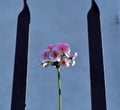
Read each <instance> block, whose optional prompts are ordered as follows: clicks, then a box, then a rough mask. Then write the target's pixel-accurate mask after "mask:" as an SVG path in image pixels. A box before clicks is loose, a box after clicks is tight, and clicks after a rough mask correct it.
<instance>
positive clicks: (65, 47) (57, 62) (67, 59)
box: [40, 43, 78, 67]
mask: <svg viewBox="0 0 120 110" xmlns="http://www.w3.org/2000/svg"><path fill="white" fill-rule="evenodd" d="M77 56H78V54H77V52H76V53H75V54H74V55H73V56H71V55H70V45H69V44H67V43H58V44H56V45H52V44H51V45H49V46H48V47H47V49H46V50H45V51H44V52H43V53H42V54H41V59H40V61H41V65H42V66H43V67H47V66H49V65H51V66H56V67H58V66H62V67H69V65H70V63H71V64H72V66H74V65H75V59H76V57H77Z"/></svg>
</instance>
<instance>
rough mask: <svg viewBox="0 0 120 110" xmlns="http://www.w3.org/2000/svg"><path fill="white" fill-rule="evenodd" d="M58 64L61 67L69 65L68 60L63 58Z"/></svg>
mask: <svg viewBox="0 0 120 110" xmlns="http://www.w3.org/2000/svg"><path fill="white" fill-rule="evenodd" d="M60 66H62V67H69V61H68V60H67V59H64V60H62V61H61V62H60Z"/></svg>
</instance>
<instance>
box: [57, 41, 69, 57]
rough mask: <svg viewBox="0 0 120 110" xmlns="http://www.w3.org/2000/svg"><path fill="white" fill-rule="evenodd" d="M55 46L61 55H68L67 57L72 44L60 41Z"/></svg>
mask: <svg viewBox="0 0 120 110" xmlns="http://www.w3.org/2000/svg"><path fill="white" fill-rule="evenodd" d="M55 48H56V50H57V51H58V52H59V53H60V54H61V55H66V56H67V57H69V56H70V45H69V44H67V43H58V44H57V45H56V47H55Z"/></svg>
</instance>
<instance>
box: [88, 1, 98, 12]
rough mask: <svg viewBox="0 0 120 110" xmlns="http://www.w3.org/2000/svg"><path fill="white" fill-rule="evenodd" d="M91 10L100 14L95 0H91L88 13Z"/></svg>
mask: <svg viewBox="0 0 120 110" xmlns="http://www.w3.org/2000/svg"><path fill="white" fill-rule="evenodd" d="M91 11H92V12H94V13H96V14H100V11H99V8H98V5H97V3H96V2H95V0H92V1H91V8H90V10H89V13H90V12H91Z"/></svg>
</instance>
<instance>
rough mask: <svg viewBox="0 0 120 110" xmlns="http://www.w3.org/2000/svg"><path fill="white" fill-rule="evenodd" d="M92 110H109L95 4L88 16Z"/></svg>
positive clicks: (93, 2) (99, 28)
mask: <svg viewBox="0 0 120 110" xmlns="http://www.w3.org/2000/svg"><path fill="white" fill-rule="evenodd" d="M87 20H88V42H89V59H90V81H91V104H92V110H107V107H106V95H105V79H104V65H103V52H102V37H101V26H100V12H99V8H98V6H97V4H96V2H95V0H92V6H91V8H90V10H89V12H88V15H87Z"/></svg>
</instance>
